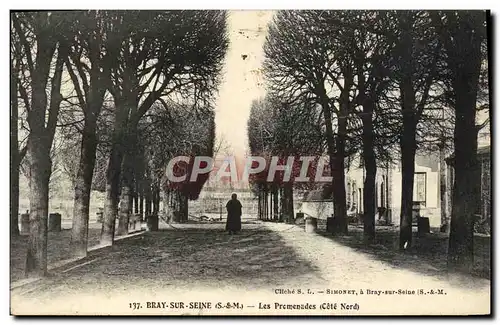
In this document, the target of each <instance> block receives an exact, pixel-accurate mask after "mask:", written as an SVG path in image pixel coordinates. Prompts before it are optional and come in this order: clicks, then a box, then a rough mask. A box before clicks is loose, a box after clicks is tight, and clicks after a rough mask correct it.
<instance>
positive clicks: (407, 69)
mask: <svg viewBox="0 0 500 325" xmlns="http://www.w3.org/2000/svg"><path fill="white" fill-rule="evenodd" d="M378 31H379V32H381V33H383V34H384V35H385V36H386V37H387V39H388V41H390V42H394V47H393V49H394V50H393V52H392V55H391V58H392V67H391V71H392V75H393V78H392V80H393V81H394V86H395V87H394V88H395V89H394V90H393V91H392V96H393V98H394V100H395V101H396V102H397V104H396V105H399V106H400V107H401V118H402V130H401V135H400V141H399V145H400V151H401V169H402V184H401V188H402V193H401V215H400V239H399V247H400V249H405V248H409V247H411V245H412V214H413V213H412V211H413V185H414V174H415V155H416V151H417V145H418V141H417V130H418V128H419V125H420V124H421V121H422V114H423V113H424V110H425V109H426V108H427V107H428V105H429V104H430V103H431V101H432V100H434V97H435V96H433V95H432V93H433V91H434V90H435V87H436V83H437V81H438V78H439V73H438V70H439V69H438V66H439V64H440V59H441V49H442V43H441V41H440V39H439V38H438V37H436V30H435V28H434V27H433V24H432V22H431V17H430V13H429V12H428V11H393V12H389V13H388V15H387V16H386V20H385V24H384V26H382V27H381V28H380V29H379V30H378Z"/></svg>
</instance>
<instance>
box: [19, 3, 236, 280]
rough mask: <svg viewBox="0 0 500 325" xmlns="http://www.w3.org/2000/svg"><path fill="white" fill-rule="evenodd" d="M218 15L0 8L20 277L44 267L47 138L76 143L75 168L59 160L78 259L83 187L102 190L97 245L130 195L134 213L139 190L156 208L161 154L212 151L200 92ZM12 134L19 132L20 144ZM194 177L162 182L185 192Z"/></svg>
mask: <svg viewBox="0 0 500 325" xmlns="http://www.w3.org/2000/svg"><path fill="white" fill-rule="evenodd" d="M226 19H227V17H226V13H225V12H223V11H95V10H92V11H73V12H14V13H12V14H11V70H12V74H11V76H12V80H11V179H12V180H13V181H12V184H11V190H12V201H11V234H12V235H17V234H18V233H19V229H18V212H19V211H18V210H19V208H18V207H19V166H20V165H21V162H22V161H23V158H24V164H26V166H27V168H26V170H27V176H28V179H29V185H30V191H29V192H30V234H29V244H28V251H27V259H26V274H27V275H31V274H37V275H44V274H45V273H46V270H47V217H48V213H49V211H48V209H49V180H50V175H51V170H52V158H53V155H51V152H52V150H53V144H54V139H55V138H57V137H59V136H62V135H64V134H74V135H75V136H76V137H77V139H78V140H77V141H75V140H74V138H72V137H66V138H72V139H73V142H72V143H73V148H75V147H76V148H78V147H79V148H78V149H79V150H75V149H73V151H72V153H73V154H75V156H76V157H78V159H77V167H73V168H70V169H71V170H73V173H74V185H75V189H74V191H75V193H74V209H73V227H72V235H71V244H72V250H73V253H74V254H75V255H78V256H82V255H86V252H87V236H88V223H89V205H90V194H91V190H92V188H96V187H98V188H99V187H100V188H101V189H102V190H104V191H105V192H106V196H105V202H104V217H103V227H102V233H101V243H102V244H112V243H113V239H114V236H115V222H116V219H117V217H118V229H117V231H116V233H117V234H124V233H126V232H127V231H128V227H127V225H128V218H129V216H130V214H131V213H132V211H133V209H132V206H133V205H134V202H135V206H136V211H137V206H138V205H140V206H142V205H143V204H142V200H143V198H144V197H146V210H148V209H149V210H151V204H152V205H153V210H154V207H155V206H159V197H160V196H159V191H160V188H161V187H162V186H163V187H165V188H170V187H169V184H168V182H167V181H166V180H165V179H164V172H163V170H164V167H165V164H166V161H168V159H169V158H170V157H173V156H177V155H181V154H184V155H196V154H205V155H211V154H212V153H213V144H214V138H215V125H214V114H213V110H212V107H213V104H212V100H213V94H214V93H215V91H216V90H217V87H218V85H219V81H220V78H219V77H220V72H221V68H222V64H223V59H224V56H225V53H226V50H227V47H228V37H227V32H226ZM25 122H27V123H25ZM20 125H21V127H19V126H20ZM19 134H22V135H25V138H26V141H25V142H26V144H25V145H22V146H21V148H20V144H19V143H20V141H19ZM23 138H24V137H23ZM63 138H64V137H63ZM66 147H68V146H66ZM69 147H70V148H71V146H69ZM70 152H71V150H70ZM72 160H73V161H76V160H75V159H73V158H72ZM103 167H105V168H103ZM95 171H97V173H96V174H100V175H98V176H104V177H103V178H104V179H100V178H99V177H97V178H96V177H95V176H96V175H94V174H95V173H94V172H95ZM103 174H104V175H103ZM202 184H203V180H200V182H199V183H197V184H195V185H193V184H188V185H184V186H180V187H176V188H174V190H175V191H179V192H182V193H183V195H184V196H186V197H189V198H195V197H196V196H197V192H199V190H200V189H201V185H202ZM139 199H140V202H141V203H139V202H138V201H139ZM119 203H120V204H119ZM118 207H119V208H118ZM148 207H149V208H148ZM156 210H158V209H156Z"/></svg>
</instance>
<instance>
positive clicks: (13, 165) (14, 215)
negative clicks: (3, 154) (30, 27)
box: [10, 64, 21, 237]
mask: <svg viewBox="0 0 500 325" xmlns="http://www.w3.org/2000/svg"><path fill="white" fill-rule="evenodd" d="M11 69H12V71H11V80H10V91H11V93H10V235H11V237H15V236H18V235H19V166H20V164H21V157H20V154H19V144H18V134H17V133H18V127H17V123H18V118H19V105H18V102H17V82H18V80H17V76H18V73H19V72H18V64H17V65H16V67H12V66H11Z"/></svg>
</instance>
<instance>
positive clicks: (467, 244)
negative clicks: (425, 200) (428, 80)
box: [447, 12, 484, 271]
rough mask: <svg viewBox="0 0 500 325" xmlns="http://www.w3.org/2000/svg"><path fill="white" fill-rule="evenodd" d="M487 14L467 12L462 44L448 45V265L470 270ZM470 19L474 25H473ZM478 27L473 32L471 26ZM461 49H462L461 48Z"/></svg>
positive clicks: (459, 39)
mask: <svg viewBox="0 0 500 325" xmlns="http://www.w3.org/2000/svg"><path fill="white" fill-rule="evenodd" d="M483 20H484V13H480V12H478V13H474V14H471V13H464V14H462V16H461V17H460V22H459V23H458V26H457V29H458V30H457V34H458V35H454V37H455V39H457V42H458V43H459V44H458V46H456V47H451V46H449V44H448V47H447V50H448V55H449V56H450V58H449V60H450V61H449V66H450V68H451V70H452V72H453V80H452V86H453V92H454V97H455V105H456V107H455V112H456V113H455V133H454V145H455V157H454V166H453V167H454V168H455V173H454V174H455V183H454V190H453V206H452V214H451V223H450V241H449V248H448V266H449V267H450V268H452V269H459V270H464V271H470V270H471V269H472V267H473V262H474V214H476V213H478V209H477V208H478V201H479V197H478V195H477V193H478V190H477V189H478V187H479V184H480V181H481V180H480V177H478V175H479V172H478V170H479V165H478V160H477V129H476V125H475V117H476V100H477V91H478V84H479V74H480V67H481V41H482V39H481V36H480V35H481V29H482V23H483ZM470 21H472V22H473V24H470ZM471 25H472V26H473V27H475V28H476V29H477V30H476V33H472V32H471V31H470V30H469V29H470V26H471ZM458 49H460V51H459V50H458Z"/></svg>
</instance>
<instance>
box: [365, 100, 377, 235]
mask: <svg viewBox="0 0 500 325" xmlns="http://www.w3.org/2000/svg"><path fill="white" fill-rule="evenodd" d="M373 107H374V106H373V102H366V103H365V105H363V116H362V119H361V120H362V122H363V161H364V168H365V171H366V176H365V181H364V187H363V212H364V218H363V234H364V239H365V242H367V243H371V242H373V240H374V238H375V212H376V211H375V186H376V185H375V180H376V176H377V161H376V159H375V151H374V148H373V139H374V134H373V120H372V115H373Z"/></svg>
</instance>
